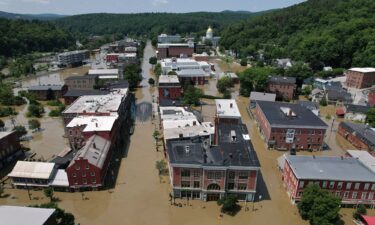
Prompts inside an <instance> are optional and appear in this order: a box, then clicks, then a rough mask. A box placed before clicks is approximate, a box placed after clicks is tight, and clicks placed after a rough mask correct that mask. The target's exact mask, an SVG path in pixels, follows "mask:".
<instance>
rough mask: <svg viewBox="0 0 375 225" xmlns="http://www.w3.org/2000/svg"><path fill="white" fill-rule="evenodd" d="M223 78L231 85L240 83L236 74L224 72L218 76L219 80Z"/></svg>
mask: <svg viewBox="0 0 375 225" xmlns="http://www.w3.org/2000/svg"><path fill="white" fill-rule="evenodd" d="M223 77H228V78H229V79H230V81H231V83H232V84H238V83H239V82H240V79H239V78H238V76H237V74H236V73H230V72H225V73H221V74H219V80H220V79H221V78H223Z"/></svg>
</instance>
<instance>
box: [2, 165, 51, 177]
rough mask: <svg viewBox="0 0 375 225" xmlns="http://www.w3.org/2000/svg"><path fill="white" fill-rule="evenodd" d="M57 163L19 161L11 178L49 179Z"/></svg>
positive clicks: (10, 174)
mask: <svg viewBox="0 0 375 225" xmlns="http://www.w3.org/2000/svg"><path fill="white" fill-rule="evenodd" d="M54 167H55V163H49V162H28V161H18V162H17V163H16V165H15V166H14V168H13V170H12V172H10V173H9V174H8V176H9V177H19V178H34V179H49V178H50V176H51V174H52V172H53V169H54Z"/></svg>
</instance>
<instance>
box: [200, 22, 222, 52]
mask: <svg viewBox="0 0 375 225" xmlns="http://www.w3.org/2000/svg"><path fill="white" fill-rule="evenodd" d="M206 41H210V42H211V43H212V46H213V47H216V46H218V45H219V41H220V37H215V36H214V31H213V29H212V28H211V26H209V27H208V29H207V31H206V36H205V37H202V42H203V43H205V42H206Z"/></svg>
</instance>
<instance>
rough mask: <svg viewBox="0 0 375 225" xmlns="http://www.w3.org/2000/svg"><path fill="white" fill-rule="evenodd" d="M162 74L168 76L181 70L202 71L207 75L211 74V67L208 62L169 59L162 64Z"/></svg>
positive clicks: (162, 61)
mask: <svg viewBox="0 0 375 225" xmlns="http://www.w3.org/2000/svg"><path fill="white" fill-rule="evenodd" d="M160 65H161V69H162V73H163V74H168V72H169V71H181V70H199V69H202V70H203V71H204V72H206V73H208V74H209V73H211V65H210V64H209V63H207V62H203V61H199V62H198V61H196V60H194V59H190V58H168V59H163V60H161V62H160Z"/></svg>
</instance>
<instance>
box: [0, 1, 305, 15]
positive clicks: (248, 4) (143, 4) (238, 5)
mask: <svg viewBox="0 0 375 225" xmlns="http://www.w3.org/2000/svg"><path fill="white" fill-rule="evenodd" d="M303 1H304V0H0V11H6V12H12V13H29V14H40V13H54V14H63V15H74V14H85V13H97V12H106V13H139V12H177V13H180V12H196V11H210V12H218V11H223V10H245V11H251V12H258V11H263V10H268V9H275V8H283V7H287V6H290V5H294V4H297V3H300V2H303Z"/></svg>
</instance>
